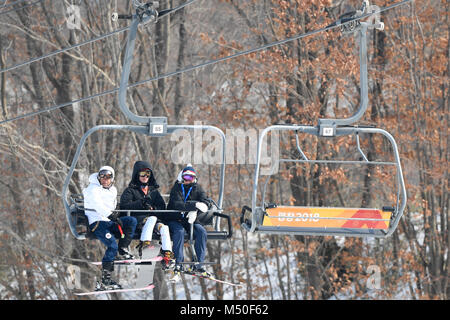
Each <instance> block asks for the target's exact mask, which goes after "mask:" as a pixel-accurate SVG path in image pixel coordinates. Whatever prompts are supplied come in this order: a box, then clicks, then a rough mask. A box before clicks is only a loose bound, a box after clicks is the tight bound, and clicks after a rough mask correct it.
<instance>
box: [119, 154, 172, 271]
mask: <svg viewBox="0 0 450 320" xmlns="http://www.w3.org/2000/svg"><path fill="white" fill-rule="evenodd" d="M158 188H159V185H158V184H157V183H156V179H155V177H154V175H153V171H152V168H151V166H150V163H148V162H147V161H136V163H135V164H134V166H133V174H132V178H131V182H130V183H129V185H128V187H127V188H126V189H125V190H124V192H123V193H122V196H121V197H120V209H122V210H165V209H166V203H165V202H164V199H163V198H162V196H161V194H160V193H159V191H158ZM140 223H141V224H142V223H145V224H144V226H143V228H142V232H141V237H140V244H139V245H138V247H139V249H140V251H141V250H142V248H144V247H145V246H148V245H150V241H151V240H152V236H153V232H155V233H159V235H160V236H161V242H162V248H161V254H162V256H163V261H162V262H163V267H164V268H168V267H170V266H172V265H173V264H174V259H173V258H174V254H173V252H172V241H171V239H170V233H169V228H168V227H167V226H166V225H164V224H163V223H162V221H160V220H159V219H157V218H156V217H155V216H149V217H148V218H145V219H142V220H141V221H140ZM155 227H156V228H155ZM141 252H142V251H141Z"/></svg>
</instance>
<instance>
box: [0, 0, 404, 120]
mask: <svg viewBox="0 0 450 320" xmlns="http://www.w3.org/2000/svg"><path fill="white" fill-rule="evenodd" d="M411 1H412V0H404V1H402V2H399V3H396V4H393V5H391V6H388V7H384V8H381V9H380V10H378V11H376V12H372V13H367V14H364V15H362V16H359V17H355V18H354V19H350V20H347V21H346V23H348V22H350V21H352V20H360V19H364V18H367V17H369V16H372V15H374V14H377V13H380V12H384V11H386V10H389V9H393V8H395V7H398V6H401V5H403V4H406V3H408V2H411ZM340 26H341V24H340V23H333V24H331V25H329V26H327V27H324V28H320V29H317V30H313V31H310V32H307V33H303V34H300V35H296V36H293V37H289V38H286V39H283V40H279V41H275V42H271V43H269V44H266V45H263V46H260V47H257V48H253V49H249V50H245V51H240V52H237V53H235V54H232V55H229V56H226V57H222V58H218V59H214V60H210V61H206V62H204V63H201V64H198V65H194V66H189V67H186V68H184V69H180V70H176V71H173V72H169V73H165V74H162V75H160V76H156V77H153V78H150V79H145V80H141V81H138V82H135V83H132V84H129V85H128V86H127V88H134V87H136V86H139V85H142V84H145V83H147V82H151V81H156V80H160V79H165V78H168V77H172V76H174V75H178V74H181V73H184V72H189V71H193V70H196V69H199V68H203V67H206V66H209V65H213V64H216V63H219V62H223V61H227V60H230V59H234V58H237V57H240V56H243V55H247V54H251V53H255V52H258V51H262V50H265V49H269V48H271V47H274V46H278V45H281V44H285V43H287V42H290V41H294V40H299V39H302V38H306V37H309V36H312V35H315V34H317V33H320V32H324V31H328V30H332V29H334V28H338V27H340ZM117 91H119V88H114V89H111V90H107V91H104V92H101V93H97V94H94V95H92V96H88V97H85V98H80V99H77V100H73V101H69V102H65V103H62V104H58V105H55V106H52V107H49V108H46V109H44V110H40V111H35V112H31V113H27V114H24V115H21V116H17V117H14V118H10V119H6V120H3V121H0V125H2V124H5V123H8V122H12V121H16V120H20V119H24V118H27V117H31V116H35V115H38V114H41V113H44V112H49V111H53V110H56V109H60V108H63V107H67V106H69V105H71V104H75V103H80V102H84V101H87V100H91V99H94V98H98V97H102V96H105V95H108V94H111V93H114V92H117Z"/></svg>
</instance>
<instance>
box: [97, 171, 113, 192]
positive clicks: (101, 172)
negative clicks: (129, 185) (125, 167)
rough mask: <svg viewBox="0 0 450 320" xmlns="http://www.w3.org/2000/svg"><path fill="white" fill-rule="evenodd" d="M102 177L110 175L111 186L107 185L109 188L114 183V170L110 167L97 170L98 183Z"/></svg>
mask: <svg viewBox="0 0 450 320" xmlns="http://www.w3.org/2000/svg"><path fill="white" fill-rule="evenodd" d="M102 175H110V176H111V184H110V185H109V186H110V187H111V186H112V185H113V183H114V178H115V173H114V169H113V168H112V167H110V166H103V167H101V168H100V170H98V174H97V179H98V180H99V181H100V177H101V176H102Z"/></svg>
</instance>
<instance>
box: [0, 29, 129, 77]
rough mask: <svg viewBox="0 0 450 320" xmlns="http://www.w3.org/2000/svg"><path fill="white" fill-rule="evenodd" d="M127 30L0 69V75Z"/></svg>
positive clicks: (117, 31)
mask: <svg viewBox="0 0 450 320" xmlns="http://www.w3.org/2000/svg"><path fill="white" fill-rule="evenodd" d="M129 28H130V27H125V28H122V29H118V30H115V31H112V32H110V33H106V34H103V35H101V36H98V37H96V38H93V39H90V40H86V41H84V42H81V43H77V44H74V45H73V46H70V47H67V48H63V49H59V50H56V51H53V52H50V53H47V54H45V55H43V56H40V57H37V58H33V59H31V60H28V61H25V62H22V63H19V64H16V65H14V66H11V67H7V68H5V69H1V70H0V74H2V73H3V72H7V71H11V70H14V69H17V68H20V67H23V66H26V65H29V64H32V63H33V62H37V61H40V60H43V59H45V58H49V57H52V56H54V55H57V54H59V53H63V52H66V51H69V50H71V49H74V48H78V47H81V46H84V45H86V44H89V43H92V42H95V41H98V40H102V39H105V38H107V37H110V36H112V35H114V34H117V33H121V32H124V31H126V30H128V29H129Z"/></svg>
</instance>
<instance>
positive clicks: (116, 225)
mask: <svg viewBox="0 0 450 320" xmlns="http://www.w3.org/2000/svg"><path fill="white" fill-rule="evenodd" d="M83 196H84V208H85V209H84V211H85V214H86V216H87V218H88V220H89V229H90V231H91V232H92V233H93V234H94V235H95V236H96V237H97V239H99V240H100V241H101V242H102V243H103V244H104V245H105V246H106V252H105V255H104V256H103V259H102V279H101V282H98V283H97V286H96V290H109V289H120V288H122V286H121V285H120V284H118V283H117V282H115V281H114V280H112V279H111V273H112V272H113V271H114V259H115V258H116V256H117V253H119V256H117V258H118V259H132V258H133V256H132V255H131V254H130V253H129V252H128V246H129V245H130V243H131V241H132V239H133V235H134V231H135V229H136V225H137V220H136V218H135V217H131V216H130V217H120V218H119V215H118V213H115V212H113V211H114V210H115V209H116V205H117V189H116V187H115V186H114V169H113V168H112V167H110V166H103V167H101V168H100V170H99V171H98V172H96V173H93V174H91V175H90V176H89V185H88V186H87V187H86V188H85V189H84V190H83ZM116 237H118V238H119V243H118V244H117V243H116Z"/></svg>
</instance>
